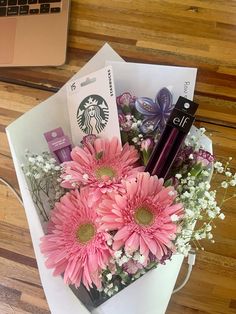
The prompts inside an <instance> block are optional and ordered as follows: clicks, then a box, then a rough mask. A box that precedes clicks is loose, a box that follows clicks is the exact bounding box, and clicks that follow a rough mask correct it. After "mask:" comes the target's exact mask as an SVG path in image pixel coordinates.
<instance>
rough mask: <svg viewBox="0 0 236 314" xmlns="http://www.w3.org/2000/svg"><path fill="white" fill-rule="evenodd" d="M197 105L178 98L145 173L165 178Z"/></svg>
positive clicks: (187, 130)
mask: <svg viewBox="0 0 236 314" xmlns="http://www.w3.org/2000/svg"><path fill="white" fill-rule="evenodd" d="M197 107H198V104H196V103H194V102H193V101H190V100H188V99H187V98H184V97H179V99H178V101H177V103H176V105H175V107H174V109H173V111H172V113H171V115H170V117H169V119H168V121H167V124H166V127H165V129H164V131H163V133H162V135H161V137H160V140H159V141H158V143H157V144H156V146H155V148H154V150H153V152H152V155H151V157H150V159H149V161H148V164H147V166H146V169H145V171H148V172H149V173H150V174H151V175H157V176H158V177H159V178H164V179H165V178H166V177H167V175H168V172H169V170H170V168H171V166H172V164H173V162H174V160H175V158H176V155H177V153H178V151H179V149H180V147H181V145H182V143H183V141H184V139H185V137H186V135H187V134H188V132H189V130H190V128H191V126H192V124H193V122H194V119H195V118H194V117H193V115H194V114H195V112H196V110H197Z"/></svg>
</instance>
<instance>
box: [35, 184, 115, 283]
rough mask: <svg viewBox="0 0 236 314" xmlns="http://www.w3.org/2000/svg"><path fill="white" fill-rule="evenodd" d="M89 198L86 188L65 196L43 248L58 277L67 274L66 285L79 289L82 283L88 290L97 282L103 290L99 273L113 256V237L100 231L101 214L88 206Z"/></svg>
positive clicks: (41, 246)
mask: <svg viewBox="0 0 236 314" xmlns="http://www.w3.org/2000/svg"><path fill="white" fill-rule="evenodd" d="M88 197H89V194H88V193H87V191H86V190H85V189H83V191H81V192H80V193H79V192H78V191H77V190H76V191H71V192H70V193H67V194H66V195H64V196H63V197H62V198H61V200H60V203H56V206H55V208H54V210H53V211H52V212H51V224H50V233H49V234H47V235H45V236H44V237H43V238H42V239H41V240H42V242H41V245H40V248H41V251H42V253H43V254H44V255H45V256H46V257H47V261H46V266H47V267H48V268H54V273H53V274H54V275H55V276H56V275H60V274H63V273H64V281H65V283H66V284H74V285H76V286H79V285H80V283H81V281H82V282H83V284H84V285H85V287H86V288H87V289H89V287H92V284H93V283H94V284H95V285H96V286H97V288H101V280H100V278H99V274H100V272H101V270H102V269H104V268H106V267H107V265H108V264H109V260H110V257H111V250H110V249H109V247H108V246H107V240H108V239H110V235H109V234H108V233H106V232H104V231H98V223H97V213H96V211H95V209H94V208H90V207H89V206H88Z"/></svg>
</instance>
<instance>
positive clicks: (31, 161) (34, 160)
mask: <svg viewBox="0 0 236 314" xmlns="http://www.w3.org/2000/svg"><path fill="white" fill-rule="evenodd" d="M28 160H29V162H30V163H31V164H34V163H35V162H36V159H35V158H33V157H29V159H28Z"/></svg>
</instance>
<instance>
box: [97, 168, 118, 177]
mask: <svg viewBox="0 0 236 314" xmlns="http://www.w3.org/2000/svg"><path fill="white" fill-rule="evenodd" d="M95 173H96V177H97V179H102V178H103V177H109V178H110V179H112V178H114V177H115V176H116V171H115V170H114V169H113V168H112V167H109V166H101V167H99V168H97V169H96V171H95Z"/></svg>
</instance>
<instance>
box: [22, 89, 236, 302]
mask: <svg viewBox="0 0 236 314" xmlns="http://www.w3.org/2000/svg"><path fill="white" fill-rule="evenodd" d="M144 102H145V103H146V105H149V107H148V106H146V109H145V108H144V106H143V103H144ZM117 106H118V112H119V121H120V128H121V134H122V143H120V141H119V139H118V138H116V137H114V138H112V139H111V140H109V139H106V138H99V137H97V136H95V135H93V134H89V135H87V136H85V137H84V138H83V141H82V143H81V145H80V146H75V147H74V148H73V149H72V152H71V160H70V161H66V162H64V163H62V164H58V162H57V161H56V159H55V158H54V157H53V156H52V155H50V154H49V153H42V154H41V155H36V154H32V153H29V152H27V154H26V157H27V163H26V164H24V165H23V166H22V167H23V170H24V172H25V174H26V177H27V178H28V179H29V182H30V185H31V192H32V196H33V199H34V202H35V204H36V205H37V207H38V209H39V212H40V213H41V215H42V217H43V219H44V220H45V222H46V224H45V230H46V235H45V236H44V237H43V238H42V239H41V245H40V248H41V252H42V253H43V254H44V256H45V257H46V262H45V263H46V266H47V267H48V268H52V269H54V275H55V276H58V275H62V276H63V278H64V282H65V283H66V284H68V285H74V286H75V287H76V288H78V287H80V286H81V285H83V286H84V287H85V288H86V290H87V291H88V293H89V294H90V296H91V298H93V305H95V306H96V305H99V304H101V303H102V302H104V301H105V300H107V299H108V298H109V297H111V296H112V295H114V294H116V293H117V292H119V291H120V290H122V289H123V288H124V287H126V286H127V285H129V284H130V283H132V282H133V281H135V280H136V279H138V278H139V277H140V276H142V275H144V274H145V273H146V272H148V271H149V270H151V269H153V268H155V267H156V266H157V265H158V264H165V262H166V261H167V260H169V259H171V257H172V255H173V254H176V253H180V254H184V255H185V256H186V255H187V254H188V252H189V250H190V249H191V248H192V247H194V248H197V249H199V248H200V249H203V248H202V245H201V244H200V243H199V241H200V240H201V239H204V238H207V239H209V240H210V241H211V242H214V240H213V234H212V229H213V228H214V220H215V219H217V218H219V219H224V214H223V213H222V212H221V206H222V205H223V203H224V201H226V200H227V199H228V197H227V190H228V188H229V187H231V188H234V187H235V186H236V174H235V173H234V174H233V173H231V171H230V165H229V163H230V159H229V161H228V162H227V163H226V164H225V165H223V164H222V163H221V162H218V161H216V160H215V158H214V156H213V155H212V154H211V153H210V152H208V151H206V150H205V148H204V147H202V146H201V140H200V139H201V137H203V136H204V133H205V129H203V128H202V129H200V130H199V131H196V132H195V133H194V134H193V133H190V134H189V135H188V136H187V137H186V139H185V142H184V143H183V144H182V146H181V148H180V150H179V152H178V155H177V157H176V158H175V160H174V162H173V164H172V167H171V169H170V171H169V172H168V176H167V177H166V178H165V179H163V178H158V177H157V176H156V175H151V174H150V173H149V172H148V171H145V166H146V164H147V162H148V160H149V158H150V155H151V152H152V150H153V147H154V145H155V143H157V142H158V140H159V138H160V134H161V133H162V132H163V130H164V129H165V126H166V121H167V119H168V117H169V116H170V114H171V111H172V109H173V104H172V95H171V93H170V91H169V90H168V89H167V88H164V89H162V90H160V91H159V92H158V93H157V97H156V100H155V101H153V100H151V99H150V98H147V97H146V98H142V99H140V98H136V97H134V96H132V95H131V94H130V93H124V94H122V95H120V96H119V97H117ZM147 108H149V109H150V108H151V111H150V110H148V109H147ZM150 112H151V114H150ZM153 112H154V113H155V114H152V113H153ZM213 171H215V172H216V173H221V174H222V173H223V174H225V178H224V180H223V182H222V183H221V185H220V187H219V189H217V190H211V186H210V178H211V176H212V172H213ZM220 189H224V190H225V193H224V197H223V199H222V200H221V202H220V203H218V202H217V200H216V197H217V195H219V194H220ZM234 196H235V194H234ZM195 225H196V226H195Z"/></svg>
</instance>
